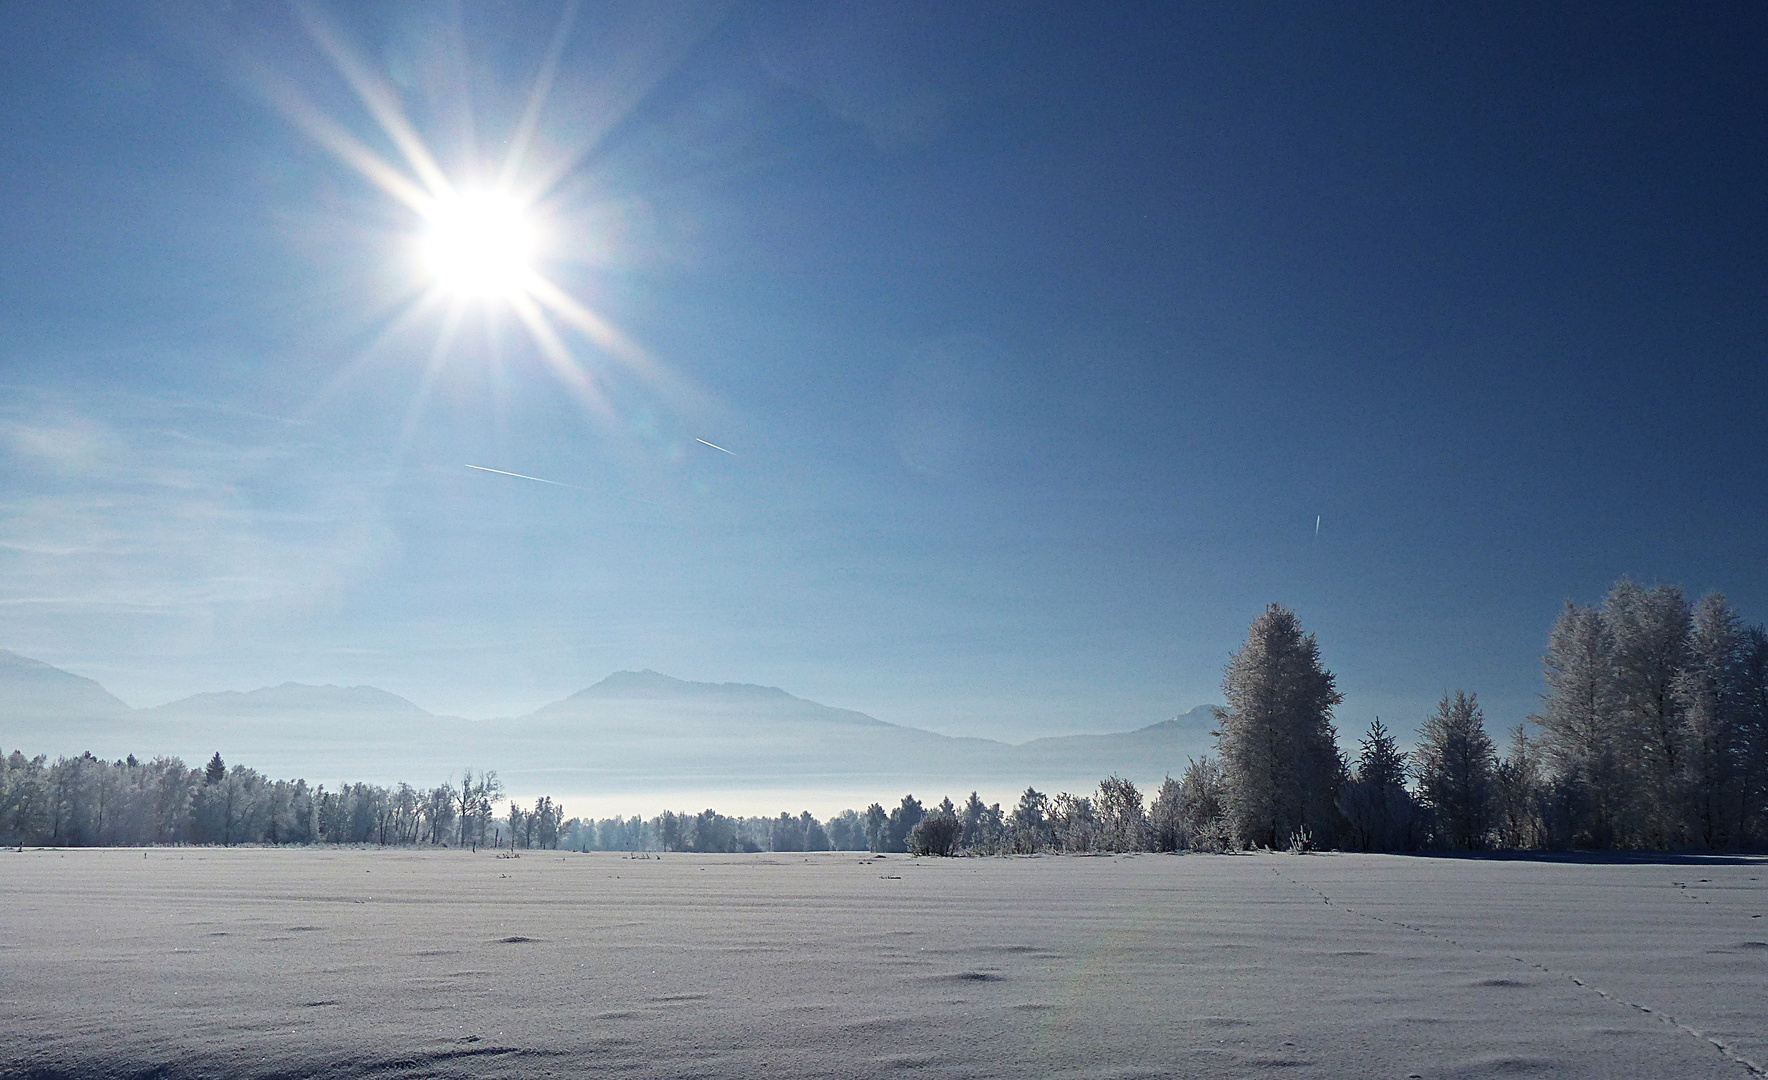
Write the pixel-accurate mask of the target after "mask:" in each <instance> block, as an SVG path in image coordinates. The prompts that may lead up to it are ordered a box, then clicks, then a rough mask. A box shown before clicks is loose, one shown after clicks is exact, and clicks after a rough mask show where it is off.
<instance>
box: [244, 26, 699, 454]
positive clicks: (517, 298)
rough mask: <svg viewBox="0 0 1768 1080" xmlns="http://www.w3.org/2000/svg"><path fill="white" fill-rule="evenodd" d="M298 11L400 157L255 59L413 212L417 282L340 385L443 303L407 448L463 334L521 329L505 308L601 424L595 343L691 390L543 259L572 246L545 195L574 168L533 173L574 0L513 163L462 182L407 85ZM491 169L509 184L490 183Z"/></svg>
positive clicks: (338, 151) (311, 120)
mask: <svg viewBox="0 0 1768 1080" xmlns="http://www.w3.org/2000/svg"><path fill="white" fill-rule="evenodd" d="M297 12H298V18H299V21H300V23H301V25H302V26H303V28H304V29H305V30H306V32H307V33H308V35H309V36H310V37H311V38H312V40H313V41H314V43H315V44H316V45H317V46H318V48H319V51H320V52H321V53H322V54H323V55H324V56H325V58H326V60H327V61H328V62H329V63H330V65H331V66H332V67H333V68H334V69H335V70H336V71H337V73H338V75H339V76H341V77H342V79H343V81H344V83H345V84H346V85H347V86H348V87H349V89H350V91H351V92H352V94H353V95H354V96H355V98H356V99H357V100H358V101H360V102H361V104H362V106H363V108H364V109H365V110H366V112H367V114H368V116H369V117H370V118H371V119H372V121H373V123H374V124H375V126H376V127H378V128H379V130H380V133H381V134H382V135H384V136H385V138H386V139H387V141H388V142H390V143H391V145H392V148H393V149H394V150H395V151H396V155H395V156H394V157H392V158H389V157H388V156H386V155H384V154H381V153H377V152H376V151H375V150H374V149H372V148H371V146H370V145H369V143H368V141H366V140H364V139H363V138H361V137H359V136H358V135H356V134H355V133H353V132H351V131H350V130H349V128H348V127H347V125H345V124H344V123H342V122H340V121H338V120H337V119H335V118H334V117H332V116H330V115H328V114H327V113H326V111H325V110H323V109H321V108H320V107H319V106H317V105H316V104H314V102H313V101H312V99H311V98H310V97H309V96H308V95H307V94H306V93H305V92H303V91H302V90H301V89H300V88H299V87H298V86H297V85H296V84H295V83H294V82H293V81H291V80H289V79H286V78H283V77H281V76H279V75H278V74H276V73H275V72H273V71H272V70H270V69H269V68H268V67H266V66H264V65H255V66H253V67H252V69H251V79H252V82H254V83H255V84H256V85H257V86H258V87H259V89H260V91H261V92H263V93H264V94H265V96H266V97H267V98H268V99H269V101H270V103H271V104H272V105H273V106H274V107H275V108H276V109H277V110H278V111H279V112H281V113H282V114H283V115H284V116H285V117H287V118H288V119H289V120H290V121H291V122H292V123H294V124H295V125H296V126H297V127H298V128H299V129H301V130H302V131H303V132H305V133H306V134H307V135H308V137H309V138H311V139H312V140H313V141H314V142H315V143H316V144H317V145H318V146H320V147H321V148H322V149H324V150H325V151H326V152H327V153H329V154H330V155H331V156H332V157H333V158H335V159H336V160H337V161H339V162H341V163H342V164H344V165H346V166H347V167H349V168H350V169H352V170H353V171H355V172H356V173H358V174H359V175H361V176H362V177H363V178H365V179H366V180H368V181H369V182H370V183H372V184H374V185H375V186H376V187H377V188H379V189H380V190H381V191H382V192H384V193H385V194H386V195H387V196H389V197H390V198H391V199H393V200H394V201H395V202H396V203H397V204H399V205H400V206H402V207H404V208H405V209H406V210H408V211H410V212H411V214H412V217H411V219H410V220H411V222H412V224H411V227H410V228H409V230H408V232H407V235H406V236H405V238H404V240H403V242H402V246H403V248H404V250H405V251H406V253H407V257H406V260H405V264H406V265H405V270H406V273H405V275H404V278H403V281H404V284H403V287H402V288H400V289H399V290H398V298H397V299H396V300H394V301H393V303H392V306H391V308H390V309H388V311H387V314H388V315H390V316H391V317H390V318H388V319H387V320H386V321H385V322H384V323H382V325H381V327H380V330H379V332H378V333H376V335H375V337H374V340H373V341H372V342H371V343H370V344H369V346H368V347H367V348H366V349H365V350H364V354H363V356H362V357H360V358H359V359H358V361H357V362H356V363H354V364H352V365H349V367H348V369H347V370H346V371H343V372H340V373H339V376H338V379H337V380H334V383H335V382H338V381H341V380H343V379H347V378H348V377H349V370H354V369H357V368H359V367H360V364H361V363H363V362H366V361H367V360H368V358H369V356H370V355H373V354H377V353H380V352H381V351H382V350H383V349H384V348H386V347H387V346H388V345H390V344H391V342H392V341H393V340H394V339H395V338H397V337H401V336H403V335H404V334H405V333H407V332H409V330H410V329H411V328H412V327H413V325H414V324H415V323H418V322H420V321H422V320H423V319H426V318H430V317H432V313H434V312H436V311H438V310H440V311H441V313H442V317H441V319H440V320H439V324H438V325H437V334H436V338H435V340H434V342H433V346H432V347H431V348H430V349H429V350H428V354H429V355H428V358H427V361H426V363H425V364H424V365H423V371H422V373H421V375H420V386H419V387H418V390H417V392H416V395H415V398H414V401H413V403H412V407H411V411H410V412H409V413H408V414H407V415H406V417H405V422H404V424H403V425H402V430H401V434H400V439H401V441H402V442H404V441H407V440H408V439H409V438H410V437H411V435H412V432H413V429H414V427H415V424H416V421H417V413H419V412H421V411H422V409H423V407H424V402H425V400H427V398H428V397H429V396H430V391H431V389H432V388H433V384H434V383H435V381H436V379H437V378H438V377H439V375H440V373H441V370H442V369H443V367H444V366H445V364H446V356H447V355H448V354H449V352H450V350H451V349H453V348H455V347H457V346H459V343H460V342H461V341H462V338H461V335H460V334H459V330H461V329H462V325H461V324H462V322H463V321H465V320H467V319H469V318H477V319H480V320H482V321H483V322H484V324H485V327H486V332H487V334H488V335H489V336H488V338H487V343H488V344H489V343H490V341H491V338H492V337H494V336H495V335H496V333H498V331H497V329H496V328H497V326H498V325H500V324H506V325H507V324H508V323H509V320H507V319H506V318H505V316H509V315H513V316H514V319H513V325H516V326H519V327H521V329H522V332H523V333H525V335H526V337H527V339H528V341H529V342H530V343H531V344H532V346H533V350H534V353H535V354H536V355H537V356H538V357H539V359H540V360H541V362H542V365H543V366H544V368H545V369H546V371H547V372H548V373H549V374H550V375H551V376H552V377H553V378H554V379H555V380H556V381H557V382H558V383H559V384H560V385H561V386H562V387H563V388H564V389H565V390H566V391H567V392H568V393H569V394H570V395H571V396H572V397H573V398H574V399H575V400H577V401H578V402H579V403H580V404H581V405H582V406H583V407H584V408H585V410H586V411H588V412H589V413H591V414H593V415H595V416H597V417H598V418H602V419H605V418H607V416H608V415H609V411H610V410H609V402H608V398H607V395H606V393H605V390H604V388H603V386H602V381H603V377H602V375H601V374H598V372H597V371H596V370H595V369H594V367H593V366H592V364H591V363H590V362H589V360H588V358H587V357H585V356H582V355H579V351H580V348H581V346H587V347H588V348H587V350H585V351H588V352H589V353H590V354H591V355H592V356H599V357H601V358H605V359H607V360H611V361H614V362H616V363H618V364H620V365H621V366H622V367H624V368H626V369H629V370H631V371H632V372H633V373H634V374H637V375H640V376H641V377H642V378H644V379H645V381H646V382H649V383H652V384H654V385H655V384H659V383H663V382H669V381H673V382H676V383H677V384H678V385H679V380H666V379H663V378H661V377H660V376H659V369H658V366H657V365H656V364H655V363H653V362H652V361H651V360H650V358H649V357H648V356H647V355H646V354H645V352H644V350H643V349H642V348H640V347H639V346H638V345H637V344H636V343H635V342H634V341H633V340H632V339H631V338H630V337H628V336H627V335H626V334H624V333H622V332H621V331H620V330H619V329H618V328H617V327H616V326H615V325H614V324H613V323H612V322H611V321H610V320H609V319H607V318H606V317H604V316H603V315H601V314H599V313H598V312H595V311H593V310H592V309H591V308H590V307H589V306H587V305H586V304H585V303H583V302H582V301H580V300H578V299H577V298H576V297H573V296H572V295H571V294H570V293H569V292H568V291H567V290H566V289H565V288H563V287H562V286H561V285H560V284H559V283H558V282H556V281H554V280H553V279H552V278H550V277H549V276H548V275H547V273H546V271H545V269H544V266H543V264H544V263H546V262H548V261H550V260H553V259H556V258H560V257H563V256H565V255H567V254H568V247H569V245H568V244H567V243H565V242H562V241H561V240H560V239H559V238H558V237H557V236H556V234H555V232H554V225H555V223H554V222H552V221H550V220H548V216H547V215H546V214H544V213H543V212H542V210H543V205H544V200H546V199H547V198H548V196H549V194H550V193H551V192H552V191H553V190H554V189H555V188H557V186H558V185H559V183H560V182H561V181H563V180H564V179H565V178H566V176H567V174H568V173H569V171H570V169H571V168H572V167H573V166H572V165H570V164H567V165H566V167H565V168H564V169H561V168H560V167H559V164H558V163H557V162H552V163H550V164H547V163H538V164H537V165H536V166H535V167H530V166H529V160H530V158H531V157H532V148H533V145H534V139H535V135H536V132H537V130H538V128H539V124H540V119H541V116H542V114H543V112H544V110H545V107H546V104H547V101H548V98H549V96H550V94H551V92H552V88H553V85H554V82H555V79H556V76H557V73H558V69H559V64H560V58H561V56H562V53H563V49H564V45H565V42H566V41H567V39H568V35H569V30H570V26H571V22H572V19H573V16H574V14H575V6H574V5H571V6H567V7H566V9H565V10H564V12H563V13H562V14H561V17H560V20H559V23H558V26H557V29H556V31H555V33H554V35H553V37H552V40H551V42H550V43H549V45H548V48H547V52H546V54H545V56H544V58H543V60H542V63H541V65H540V69H539V71H538V72H536V73H535V76H534V81H533V85H532V86H531V87H530V89H529V91H528V93H527V94H526V96H525V97H526V100H525V104H524V108H523V110H522V113H521V116H520V118H519V120H518V121H517V123H516V124H515V126H514V128H513V130H512V131H511V132H510V136H509V139H508V140H507V151H506V153H505V154H504V155H503V160H502V161H501V162H499V163H497V164H496V165H495V166H494V167H488V168H485V169H483V170H482V171H479V172H478V173H477V175H457V176H451V175H450V174H449V172H448V171H447V170H446V169H445V168H444V167H443V166H442V165H441V164H440V159H439V156H438V155H437V154H436V153H435V152H434V151H433V150H432V149H431V147H430V146H429V145H428V144H427V143H426V142H425V140H424V138H423V137H422V136H421V135H420V134H419V128H418V126H417V125H416V124H415V123H413V122H412V120H411V118H410V116H408V115H407V113H406V111H405V108H404V106H403V104H402V99H401V97H400V93H399V91H398V89H397V88H396V87H394V86H393V85H392V84H391V83H390V82H389V81H388V80H387V79H386V78H384V77H383V76H381V75H380V74H379V72H378V71H377V70H376V69H375V68H374V66H373V65H371V64H370V63H369V62H367V61H366V60H364V59H363V58H362V56H361V55H360V54H359V53H358V51H357V50H356V49H355V48H354V47H353V46H352V45H351V43H350V42H349V40H348V38H347V37H346V36H345V34H344V33H343V32H342V31H340V30H339V29H338V28H337V27H335V26H334V25H332V24H331V23H330V22H328V21H327V19H326V17H325V16H324V15H322V14H321V13H320V12H319V10H318V9H317V8H314V7H312V6H310V5H303V6H301V7H299V8H297ZM630 104H632V103H631V102H628V103H626V105H627V106H628V107H630ZM581 155H582V148H581V147H579V148H577V151H576V152H574V153H572V154H568V155H566V157H567V159H568V160H569V161H572V162H574V161H576V160H579V159H580V158H581ZM481 177H485V178H490V177H495V180H494V181H492V182H491V183H484V182H483V181H482V179H481ZM574 342H580V343H581V345H580V347H579V348H574V347H573V343H574ZM497 351H499V350H497V349H490V350H488V351H487V353H486V355H485V357H484V364H483V366H484V367H485V368H486V370H487V373H488V374H489V375H490V376H492V378H493V381H496V380H497V379H498V378H500V377H501V375H500V373H499V370H498V369H500V368H501V366H502V365H501V363H500V362H499V360H498V359H497V358H496V357H495V356H493V355H492V353H493V352H497ZM322 396H323V395H322Z"/></svg>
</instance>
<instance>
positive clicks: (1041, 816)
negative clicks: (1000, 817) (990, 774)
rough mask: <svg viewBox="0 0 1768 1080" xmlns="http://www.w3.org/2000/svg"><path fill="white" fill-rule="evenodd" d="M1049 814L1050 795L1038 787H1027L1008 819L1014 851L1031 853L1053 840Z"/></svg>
mask: <svg viewBox="0 0 1768 1080" xmlns="http://www.w3.org/2000/svg"><path fill="white" fill-rule="evenodd" d="M1049 814H1050V797H1049V796H1048V795H1045V794H1044V793H1043V792H1041V791H1039V790H1038V789H1036V788H1030V787H1028V788H1026V789H1025V793H1024V794H1023V795H1021V796H1019V804H1018V805H1017V806H1015V807H1014V808H1013V814H1012V816H1011V817H1010V818H1009V819H1008V823H1009V828H1010V830H1011V843H1012V847H1013V850H1014V851H1017V852H1018V853H1020V854H1021V855H1030V854H1032V853H1033V852H1036V851H1037V850H1038V849H1039V848H1042V847H1045V846H1047V845H1048V844H1050V843H1051V842H1052V838H1051V836H1050V822H1049Z"/></svg>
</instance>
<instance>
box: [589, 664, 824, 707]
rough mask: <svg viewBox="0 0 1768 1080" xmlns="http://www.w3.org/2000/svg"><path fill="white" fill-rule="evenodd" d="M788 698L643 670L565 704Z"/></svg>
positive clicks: (622, 674)
mask: <svg viewBox="0 0 1768 1080" xmlns="http://www.w3.org/2000/svg"><path fill="white" fill-rule="evenodd" d="M791 696H792V695H791V694H788V693H786V692H785V691H784V690H781V689H780V688H779V687H777V686H757V685H755V684H753V683H710V682H688V681H687V680H685V679H677V678H674V677H672V676H669V675H665V674H663V673H662V672H658V671H652V670H651V669H650V668H645V669H644V670H643V671H616V672H614V673H613V674H612V675H609V676H608V677H607V678H605V679H603V680H602V681H601V682H598V683H596V684H595V685H594V686H591V687H589V688H587V689H584V690H579V691H577V692H576V693H575V694H572V695H571V697H570V698H567V699H566V700H568V701H569V700H577V699H579V698H681V697H743V698H776V699H784V698H790V697H791Z"/></svg>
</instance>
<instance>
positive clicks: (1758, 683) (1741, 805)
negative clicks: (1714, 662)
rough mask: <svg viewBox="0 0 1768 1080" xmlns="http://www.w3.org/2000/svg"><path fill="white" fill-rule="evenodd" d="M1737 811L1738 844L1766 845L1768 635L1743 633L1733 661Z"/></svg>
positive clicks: (1758, 631)
mask: <svg viewBox="0 0 1768 1080" xmlns="http://www.w3.org/2000/svg"><path fill="white" fill-rule="evenodd" d="M1737 741H1738V750H1737V770H1738V778H1737V784H1738V788H1739V792H1740V794H1739V798H1738V807H1737V815H1738V816H1737V828H1736V836H1737V838H1738V842H1739V843H1740V844H1748V845H1751V846H1756V847H1760V846H1762V845H1763V844H1764V843H1765V842H1768V631H1765V630H1764V629H1763V628H1762V627H1761V626H1752V627H1750V628H1749V629H1747V630H1745V631H1744V632H1743V641H1742V642H1741V643H1740V644H1739V647H1738V658H1737Z"/></svg>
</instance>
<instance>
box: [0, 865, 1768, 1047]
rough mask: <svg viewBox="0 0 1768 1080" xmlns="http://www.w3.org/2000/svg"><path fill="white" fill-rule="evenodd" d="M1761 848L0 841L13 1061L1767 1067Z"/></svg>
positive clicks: (2, 938) (0, 962)
mask: <svg viewBox="0 0 1768 1080" xmlns="http://www.w3.org/2000/svg"><path fill="white" fill-rule="evenodd" d="M1764 877H1768V863H1765V862H1764V861H1762V860H1759V859H1743V858H1723V857H1720V858H1711V859H1694V858H1690V859H1675V858H1666V859H1663V860H1655V861H1653V860H1642V861H1638V862H1626V861H1615V860H1608V861H1588V862H1579V861H1562V862H1555V861H1539V860H1537V861H1525V860H1472V859H1449V858H1441V859H1435V858H1407V857H1398V856H1380V855H1362V856H1356V855H1315V856H1293V855H1237V856H1195V855H1194V856H1161V855H1143V856H1116V857H1099V858H1084V857H1053V858H1019V859H938V860H935V859H919V860H916V859H910V858H907V857H903V856H890V857H886V858H874V857H868V856H864V855H860V854H855V853H828V854H814V855H790V856H788V855H783V854H771V855H753V856H743V855H736V856H700V855H673V854H672V855H664V856H663V857H662V858H661V859H657V858H651V859H645V858H632V859H629V858H625V857H622V856H620V855H618V854H612V853H606V854H594V855H581V854H575V853H567V852H525V853H523V855H522V857H521V858H518V859H505V858H497V857H496V856H495V855H493V854H491V853H484V852H481V853H479V854H476V855H475V854H472V853H469V852H460V851H429V852H409V851H395V850H383V851H374V850H365V851H339V850H325V849H306V850H240V849H235V850H205V849H182V850H180V849H155V850H149V851H146V852H143V851H141V850H81V851H27V852H4V853H0V1076H7V1077H34V1078H54V1077H69V1078H71V1077H98V1076H106V1077H110V1076H117V1077H121V1076H137V1075H152V1076H156V1077H165V1078H168V1080H179V1078H183V1077H194V1076H213V1077H221V1076H227V1077H299V1076H309V1075H311V1076H327V1077H348V1076H378V1075H387V1076H399V1077H421V1076H450V1077H452V1076H462V1077H466V1076H471V1077H494V1076H511V1077H543V1076H635V1077H678V1076H696V1077H769V1076H787V1077H791V1076H803V1077H811V1076H815V1077H829V1076H844V1077H884V1076H896V1075H899V1074H902V1073H904V1072H908V1073H913V1074H915V1075H921V1076H940V1077H985V1076H1003V1077H1005V1076H1013V1077H1025V1076H1075V1077H1081V1076H1085V1077H1167V1076H1174V1077H1241V1076H1260V1075H1281V1076H1285V1077H1351V1076H1356V1077H1384V1076H1386V1077H1402V1078H1403V1077H1411V1076H1417V1077H1449V1076H1454V1077H1469V1076H1506V1077H1509V1076H1588V1077H1605V1078H1617V1077H1651V1078H1660V1077H1677V1078H1694V1077H1705V1076H1714V1077H1747V1076H1751V1075H1761V1068H1762V1066H1763V1065H1764V1064H1768V918H1763V916H1764V915H1765V914H1768V888H1765V887H1764V884H1763V878H1764Z"/></svg>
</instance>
